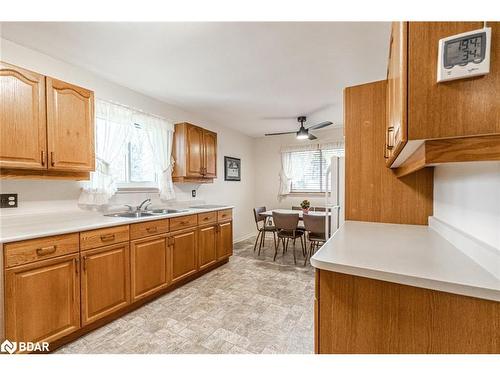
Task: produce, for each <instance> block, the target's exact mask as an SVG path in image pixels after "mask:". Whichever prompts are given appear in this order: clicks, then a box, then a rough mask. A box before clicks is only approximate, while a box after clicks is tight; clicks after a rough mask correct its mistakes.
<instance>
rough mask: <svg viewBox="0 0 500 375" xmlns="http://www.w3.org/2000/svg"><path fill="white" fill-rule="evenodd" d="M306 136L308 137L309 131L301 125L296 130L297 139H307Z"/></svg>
mask: <svg viewBox="0 0 500 375" xmlns="http://www.w3.org/2000/svg"><path fill="white" fill-rule="evenodd" d="M307 138H309V132H308V131H307V130H306V129H304V128H303V127H301V128H300V129H299V131H298V132H297V139H307Z"/></svg>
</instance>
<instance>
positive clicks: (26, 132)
mask: <svg viewBox="0 0 500 375" xmlns="http://www.w3.org/2000/svg"><path fill="white" fill-rule="evenodd" d="M46 140H47V133H46V122H45V77H44V76H42V75H41V74H38V73H34V72H30V71H29V70H26V69H22V68H19V67H17V66H14V65H10V64H6V63H3V62H0V167H1V168H21V169H46V168H47V166H46V151H47V145H46Z"/></svg>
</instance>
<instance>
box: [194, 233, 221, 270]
mask: <svg viewBox="0 0 500 375" xmlns="http://www.w3.org/2000/svg"><path fill="white" fill-rule="evenodd" d="M216 261H217V225H212V226H210V227H205V228H200V229H199V230H198V268H199V269H200V270H201V269H203V268H206V267H208V266H210V265H212V264H214V263H215V262H216Z"/></svg>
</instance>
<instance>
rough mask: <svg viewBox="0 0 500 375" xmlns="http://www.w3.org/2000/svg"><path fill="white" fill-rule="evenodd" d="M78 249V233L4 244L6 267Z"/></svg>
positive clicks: (75, 251)
mask: <svg viewBox="0 0 500 375" xmlns="http://www.w3.org/2000/svg"><path fill="white" fill-rule="evenodd" d="M78 249H79V241H78V233H72V234H64V235H61V236H52V237H43V238H37V239H34V240H26V241H19V242H13V243H8V244H5V245H4V253H5V267H7V268H8V267H13V266H19V265H21V264H27V263H32V262H36V261H38V260H44V259H50V258H54V257H58V256H61V255H66V254H71V253H77V252H78Z"/></svg>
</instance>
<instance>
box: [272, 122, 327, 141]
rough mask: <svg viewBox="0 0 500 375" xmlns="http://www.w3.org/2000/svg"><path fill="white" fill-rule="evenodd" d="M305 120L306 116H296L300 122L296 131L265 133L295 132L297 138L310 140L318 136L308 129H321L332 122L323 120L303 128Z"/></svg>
mask: <svg viewBox="0 0 500 375" xmlns="http://www.w3.org/2000/svg"><path fill="white" fill-rule="evenodd" d="M306 120H307V118H306V116H299V117H297V121H298V122H300V129H299V131H297V132H283V133H267V134H265V135H266V136H268V135H283V134H297V139H310V140H313V139H317V138H318V137H316V136H315V135H313V134H310V133H309V130H316V129H321V128H324V127H327V126H330V125H332V124H333V123H332V122H330V121H324V122H321V123H319V124H316V125H313V126H310V127H308V128H305V127H304V122H306Z"/></svg>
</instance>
